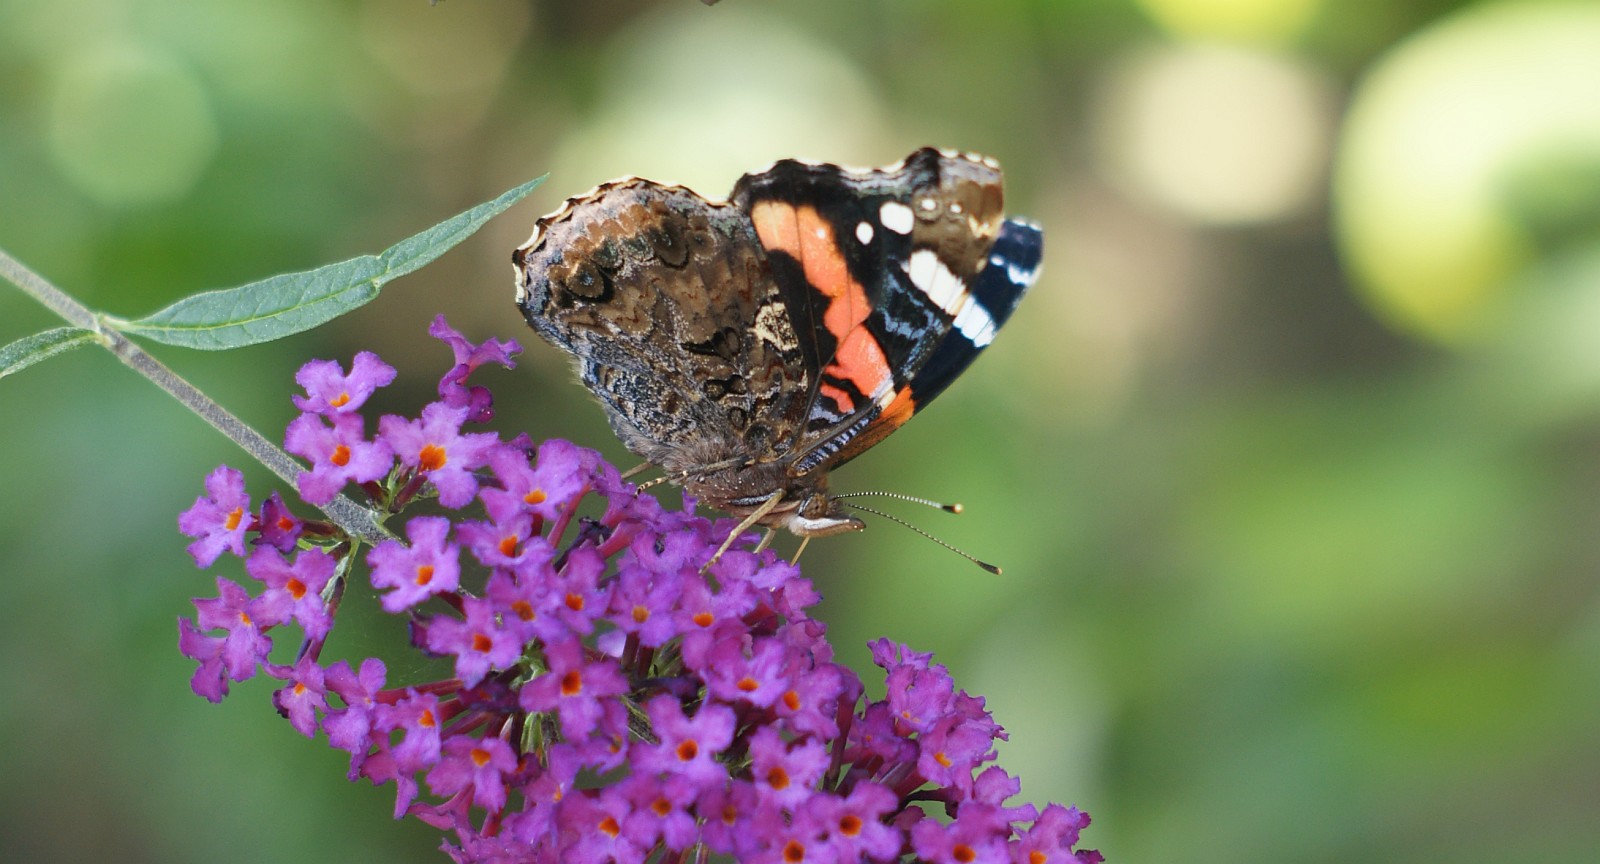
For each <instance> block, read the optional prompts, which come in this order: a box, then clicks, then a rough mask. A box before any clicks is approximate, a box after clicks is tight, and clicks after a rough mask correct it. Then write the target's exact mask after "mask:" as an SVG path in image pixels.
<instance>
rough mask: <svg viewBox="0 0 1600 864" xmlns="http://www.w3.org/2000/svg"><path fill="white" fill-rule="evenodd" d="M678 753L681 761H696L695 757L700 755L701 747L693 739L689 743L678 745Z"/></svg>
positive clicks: (684, 742)
mask: <svg viewBox="0 0 1600 864" xmlns="http://www.w3.org/2000/svg"><path fill="white" fill-rule="evenodd" d="M677 752H678V760H679V761H681V762H688V761H691V760H692V759H694V757H696V756H699V755H700V745H699V744H697V743H695V741H694V739H692V738H691V739H689V740H687V741H683V742H680V743H679V744H678V751H677Z"/></svg>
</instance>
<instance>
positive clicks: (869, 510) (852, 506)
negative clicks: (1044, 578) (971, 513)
mask: <svg viewBox="0 0 1600 864" xmlns="http://www.w3.org/2000/svg"><path fill="white" fill-rule="evenodd" d="M865 494H872V493H865ZM878 494H883V495H890V496H891V497H895V498H904V499H906V500H908V501H922V499H920V498H912V497H910V496H908V495H894V494H893V493H888V492H884V493H878ZM843 497H845V496H844V495H835V496H834V498H843ZM839 503H841V504H844V506H846V507H849V508H850V509H851V510H860V511H861V512H863V513H871V514H872V515H874V516H878V517H881V518H883V519H887V520H889V521H890V522H893V523H895V524H896V525H900V526H902V527H905V528H910V529H911V530H912V531H915V532H917V533H918V534H921V535H922V536H923V537H926V538H928V539H929V540H932V541H933V542H935V543H937V544H939V545H940V546H943V547H944V548H946V549H949V550H950V551H951V552H954V553H956V554H957V555H960V556H961V557H963V558H965V559H967V560H968V561H971V562H972V563H974V564H976V565H978V566H979V567H982V568H983V569H985V570H987V571H989V572H990V573H993V574H994V575H996V576H999V575H1000V568H999V567H996V566H995V565H993V564H990V563H989V562H987V561H980V560H978V559H977V558H976V557H974V556H972V555H968V554H967V553H965V552H963V551H961V550H960V549H957V548H956V547H954V546H951V545H950V544H949V543H946V542H944V541H943V540H940V539H939V538H938V537H935V536H933V535H932V534H929V533H928V532H926V531H924V530H922V529H921V528H918V527H917V526H915V525H913V524H911V523H910V522H907V521H906V520H904V519H901V518H899V517H898V516H890V515H889V514H888V513H885V512H883V511H882V510H874V509H872V508H871V507H863V506H861V505H860V504H851V503H849V502H846V501H841V502H839ZM923 503H925V504H932V505H933V506H935V507H938V508H940V509H941V510H948V511H949V512H951V513H959V512H961V510H960V507H961V505H959V504H949V505H946V504H938V503H936V502H933V501H924V502H923ZM950 507H955V508H956V509H955V510H950V509H949V508H950Z"/></svg>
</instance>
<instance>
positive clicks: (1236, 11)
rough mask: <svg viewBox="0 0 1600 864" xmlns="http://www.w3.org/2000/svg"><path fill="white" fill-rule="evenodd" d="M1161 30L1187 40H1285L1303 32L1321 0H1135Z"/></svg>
mask: <svg viewBox="0 0 1600 864" xmlns="http://www.w3.org/2000/svg"><path fill="white" fill-rule="evenodd" d="M1137 3H1138V5H1139V7H1140V8H1142V9H1144V11H1145V14H1147V15H1149V16H1150V18H1151V20H1153V21H1155V22H1156V24H1158V25H1160V26H1161V27H1162V29H1164V30H1166V31H1167V32H1169V33H1171V34H1173V35H1174V36H1180V37H1185V38H1190V39H1221V40H1228V41H1241V42H1272V43H1281V42H1288V41H1290V40H1292V39H1294V38H1296V37H1298V36H1299V35H1300V34H1301V33H1304V32H1305V29H1306V26H1307V25H1308V24H1309V23H1310V22H1311V19H1312V18H1313V17H1315V16H1316V14H1317V12H1318V11H1320V10H1321V8H1322V3H1321V0H1137Z"/></svg>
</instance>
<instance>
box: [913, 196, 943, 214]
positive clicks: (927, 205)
mask: <svg viewBox="0 0 1600 864" xmlns="http://www.w3.org/2000/svg"><path fill="white" fill-rule="evenodd" d="M917 206H918V207H921V208H922V209H923V210H926V211H927V212H929V213H932V212H933V211H935V210H937V209H939V202H937V201H935V200H933V199H932V198H924V199H922V200H921V201H918V202H917Z"/></svg>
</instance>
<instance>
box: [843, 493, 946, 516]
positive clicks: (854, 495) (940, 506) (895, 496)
mask: <svg viewBox="0 0 1600 864" xmlns="http://www.w3.org/2000/svg"><path fill="white" fill-rule="evenodd" d="M865 495H876V496H878V497H880V498H893V499H895V500H897V501H910V502H911V503H912V504H921V505H923V506H926V507H934V508H937V509H939V510H943V511H944V512H946V513H960V512H961V505H960V504H942V503H940V502H938V501H935V500H933V499H932V498H918V497H917V496H915V495H902V494H900V493H899V492H845V493H843V494H841V495H834V496H833V497H834V498H860V497H863V496H865ZM845 506H847V507H854V506H855V505H854V504H847V505H845ZM858 509H860V508H858ZM867 512H869V513H870V512H872V511H870V510H869V511H867Z"/></svg>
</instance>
